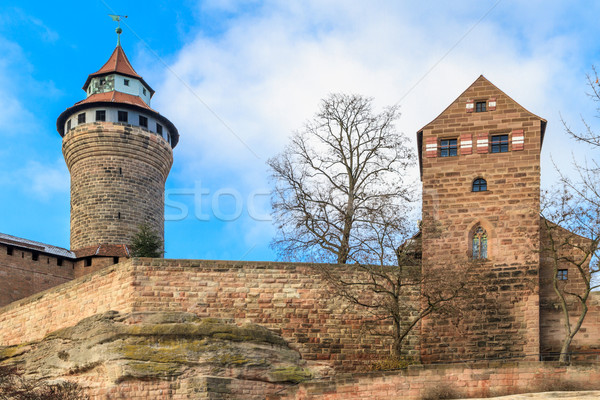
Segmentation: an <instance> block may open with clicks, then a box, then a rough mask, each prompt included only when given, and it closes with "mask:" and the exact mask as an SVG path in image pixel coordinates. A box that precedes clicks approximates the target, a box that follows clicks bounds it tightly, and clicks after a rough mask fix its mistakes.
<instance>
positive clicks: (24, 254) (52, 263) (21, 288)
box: [0, 245, 73, 307]
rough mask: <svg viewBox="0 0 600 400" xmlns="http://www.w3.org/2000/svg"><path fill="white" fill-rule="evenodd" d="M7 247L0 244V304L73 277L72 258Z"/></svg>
mask: <svg viewBox="0 0 600 400" xmlns="http://www.w3.org/2000/svg"><path fill="white" fill-rule="evenodd" d="M11 247H12V255H9V254H8V251H7V250H8V247H7V246H4V245H0V307H2V306H5V305H7V304H9V303H12V302H13V301H15V300H19V299H22V298H24V297H27V296H31V295H33V294H35V293H38V292H41V291H43V290H46V289H49V288H51V287H54V286H57V285H60V284H62V283H65V282H68V281H70V280H71V279H73V262H72V261H69V260H66V259H61V262H62V265H58V262H57V261H58V258H57V257H52V256H49V255H43V254H39V253H38V259H37V260H33V254H34V253H32V251H28V250H25V249H19V248H16V247H14V246H11Z"/></svg>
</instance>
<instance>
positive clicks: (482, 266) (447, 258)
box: [421, 77, 541, 361]
mask: <svg viewBox="0 0 600 400" xmlns="http://www.w3.org/2000/svg"><path fill="white" fill-rule="evenodd" d="M469 100H470V101H471V102H473V101H475V102H477V101H483V102H486V104H487V107H488V109H487V111H486V112H468V111H467V110H468V108H467V104H468V103H469ZM493 101H495V103H496V105H495V109H493V110H492V107H491V104H492V102H493ZM471 104H472V103H471ZM519 131H522V132H524V139H523V140H524V144H523V145H521V144H519V141H520V140H521V139H520V137H521V136H519ZM493 135H508V140H509V142H508V152H501V153H491V149H490V141H491V138H492V136H493ZM540 135H541V127H540V118H539V117H536V116H535V115H533V114H531V113H529V112H528V111H526V110H525V109H523V108H522V107H521V106H519V105H518V104H517V103H516V102H515V101H514V100H512V99H511V98H510V97H508V96H507V95H506V94H504V93H503V92H501V91H500V90H499V89H497V88H496V87H495V86H493V85H492V84H491V83H490V82H488V81H487V80H486V79H485V78H483V77H480V78H479V79H478V80H477V81H476V82H475V83H474V84H473V85H472V86H471V87H469V88H468V89H467V90H466V91H465V92H464V93H463V94H461V95H460V97H459V98H458V99H457V100H456V101H455V102H454V103H452V104H451V105H450V106H449V107H448V108H447V109H446V110H445V111H444V112H443V113H442V114H441V115H440V116H439V117H437V118H436V119H435V120H434V121H433V122H431V123H430V124H428V125H427V126H425V127H424V128H423V130H422V144H423V145H422V154H421V160H422V182H423V239H422V240H423V268H424V269H426V270H427V269H430V270H432V271H435V268H438V269H443V270H447V269H448V268H456V265H460V264H461V263H462V264H465V263H468V261H467V260H468V259H469V258H470V257H471V240H472V235H473V231H474V229H475V228H476V227H477V226H478V225H480V226H481V227H483V228H484V229H485V230H486V232H487V237H488V254H487V260H486V261H485V262H481V263H479V264H478V265H477V267H476V270H477V272H478V274H479V276H480V277H481V280H480V282H481V289H482V295H481V296H479V297H478V300H477V301H476V302H474V303H473V304H474V306H476V307H478V308H479V311H478V312H471V313H469V314H468V315H466V316H465V317H466V318H465V319H463V321H462V323H461V325H460V326H455V325H453V323H452V321H450V320H448V319H440V318H429V319H428V320H427V321H425V323H424V324H423V330H422V334H423V343H424V344H425V345H424V346H422V359H423V361H440V360H451V359H453V358H463V359H464V358H475V359H476V358H482V357H483V356H484V355H486V356H494V355H499V356H500V355H503V356H511V355H523V354H537V353H538V351H539V325H538V320H539V317H538V300H539V296H538V286H539V282H538V266H539V253H538V251H537V249H538V247H539V229H540V228H539V207H540V206H539V198H540V195H539V194H540V167H539V159H540V147H541V139H540V137H541V136H540ZM450 138H453V139H456V140H457V145H458V149H457V155H456V156H449V157H441V154H440V149H439V146H440V145H441V140H442V139H450ZM521 143H522V142H521ZM435 146H437V150H436V147H435ZM520 146H522V147H520ZM476 178H483V179H485V180H486V181H487V190H486V191H479V192H473V191H472V183H473V181H474V180H475V179H476ZM492 298H495V300H497V302H496V303H495V304H496V305H495V306H492V304H490V300H491V299H492Z"/></svg>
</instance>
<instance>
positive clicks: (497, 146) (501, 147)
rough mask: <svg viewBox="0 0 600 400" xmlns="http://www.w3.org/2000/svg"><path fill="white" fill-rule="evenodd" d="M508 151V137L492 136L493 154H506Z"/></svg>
mask: <svg viewBox="0 0 600 400" xmlns="http://www.w3.org/2000/svg"><path fill="white" fill-rule="evenodd" d="M507 151H508V135H496V136H492V153H506V152H507Z"/></svg>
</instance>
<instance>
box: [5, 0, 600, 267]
mask: <svg viewBox="0 0 600 400" xmlns="http://www.w3.org/2000/svg"><path fill="white" fill-rule="evenodd" d="M108 14H120V15H127V16H128V18H127V19H124V23H123V24H122V25H121V26H122V28H123V34H122V39H121V41H122V46H123V48H124V50H125V52H126V53H127V55H128V57H129V59H130V61H131V63H132V64H133V66H134V68H135V69H136V71H137V72H138V73H139V74H140V75H142V76H143V77H144V79H145V80H146V82H148V83H149V84H150V85H151V86H152V88H153V89H155V90H156V94H155V95H154V97H153V99H152V107H153V108H154V109H155V110H157V111H159V112H160V113H161V114H163V115H164V116H166V117H167V118H169V119H170V120H171V121H172V122H173V123H174V124H175V125H176V126H177V128H178V130H179V133H180V141H179V144H178V146H177V147H176V148H175V149H174V164H173V167H172V169H171V173H170V175H169V179H168V180H167V183H166V194H165V196H166V207H165V219H166V222H165V248H166V254H165V257H167V258H192V259H222V260H235V261H244V260H276V258H277V255H276V254H275V253H274V252H273V250H272V249H271V248H270V247H269V244H270V241H271V239H272V238H273V236H274V235H275V230H274V228H273V224H272V222H271V220H270V215H269V213H270V203H269V192H270V188H271V186H272V185H271V182H270V181H269V171H268V168H267V165H266V161H267V160H268V159H269V158H270V157H273V156H275V155H276V154H278V153H279V152H281V151H282V150H283V148H284V146H285V145H286V144H287V143H288V141H289V137H290V135H291V134H292V133H293V132H294V131H296V130H298V129H301V128H302V125H303V123H304V122H305V121H307V120H308V119H310V118H311V117H312V116H313V115H314V113H315V112H316V111H317V108H318V105H319V101H320V99H322V98H324V97H326V96H327V95H328V94H330V93H338V92H341V93H357V94H361V95H364V96H367V97H372V98H373V99H374V100H373V101H374V105H375V107H376V108H377V109H381V108H383V107H385V106H388V105H393V104H398V105H399V106H400V112H401V114H402V115H401V117H400V119H399V120H398V122H397V124H396V127H397V129H398V131H399V132H402V133H403V134H405V135H406V136H407V137H408V138H409V140H410V141H411V142H412V145H413V146H414V142H415V135H416V132H417V130H419V129H420V128H421V127H422V126H424V125H426V124H427V123H429V122H430V121H431V120H432V119H434V118H435V117H436V116H437V115H438V114H439V113H440V112H441V111H443V110H444V108H445V107H446V106H448V105H449V104H450V103H451V102H452V101H453V100H454V99H456V97H458V96H459V95H460V94H461V93H462V91H464V90H465V89H466V88H467V87H468V86H469V85H470V84H471V83H472V82H473V81H475V79H476V78H477V77H478V76H479V75H481V74H483V75H484V76H485V77H486V78H488V79H489V80H490V81H491V82H492V83H494V84H495V85H496V86H498V87H499V88H500V89H502V90H503V91H504V92H505V93H507V94H508V95H509V96H511V97H512V98H513V99H515V100H516V101H517V102H519V103H520V104H521V105H522V106H524V107H525V108H526V109H528V110H529V111H531V112H533V113H534V114H536V115H538V116H540V117H542V118H545V119H546V120H548V127H547V131H546V137H545V142H544V148H543V150H542V155H541V163H542V186H543V188H551V187H553V185H555V184H556V181H557V177H558V173H557V171H556V169H558V170H560V171H562V172H563V173H565V174H567V175H568V174H571V173H572V171H573V168H572V162H573V160H574V159H577V160H583V159H584V158H589V157H592V156H593V154H592V153H591V152H590V150H589V149H588V148H586V147H585V146H583V145H581V144H576V143H573V141H572V140H571V139H569V138H568V137H567V135H566V134H565V132H564V127H563V125H562V122H561V118H562V120H564V121H567V122H568V123H569V125H571V127H572V128H575V129H581V128H582V127H583V125H582V122H581V119H582V117H583V118H585V119H586V120H587V121H588V122H589V123H590V124H591V125H592V126H593V127H598V130H599V131H600V126H598V123H597V122H598V121H597V111H596V108H595V107H596V105H597V104H594V103H593V102H592V101H591V100H590V98H589V97H588V96H587V95H586V93H587V92H588V88H587V87H586V74H589V73H592V66H593V65H598V64H600V40H598V38H600V24H598V23H597V16H598V15H600V2H596V1H578V2H569V1H551V0H545V1H538V0H528V1H513V0H499V1H498V0H493V1H480V2H475V1H472V0H470V1H460V0H457V1H453V2H446V1H443V2H442V1H423V2H415V1H398V0H389V1H385V0H374V1H370V2H366V1H353V0H305V1H283V0H280V1H270V0H266V1H252V0H247V1H235V0H222V1H218V0H205V1H192V0H178V1H158V0H146V1H143V2H141V1H127V0H121V1H116V0H90V1H85V2H77V3H75V2H71V1H57V2H48V1H37V0H32V1H27V2H22V1H16V0H3V1H1V2H0V54H2V56H1V57H0V138H2V142H3V146H1V147H0V187H1V188H2V189H1V190H0V232H3V233H7V234H11V235H15V236H19V237H23V238H27V239H31V240H37V241H41V242H44V243H48V244H52V245H56V246H61V247H65V248H68V247H69V184H70V183H69V173H68V170H67V168H66V165H65V162H64V159H63V156H62V153H61V138H60V136H59V134H58V133H57V131H56V118H57V117H58V115H59V114H60V113H61V112H62V111H64V110H65V109H66V108H68V107H70V106H71V105H73V104H74V103H75V102H77V101H79V100H82V99H83V98H84V97H85V93H84V92H83V90H82V89H81V87H82V85H83V83H84V82H85V80H86V78H87V75H88V74H90V73H92V72H95V71H96V70H98V69H99V68H100V67H101V66H102V65H103V64H104V62H105V61H106V60H107V59H108V57H109V56H110V54H111V52H112V50H113V49H114V47H115V45H116V34H115V32H114V31H115V28H116V23H115V22H113V21H112V20H111V18H110V17H109V16H108ZM415 149H416V147H415ZM408 174H409V176H413V177H414V178H413V179H416V180H418V174H417V172H416V171H415V170H414V169H413V170H411V171H408ZM415 224H416V221H415Z"/></svg>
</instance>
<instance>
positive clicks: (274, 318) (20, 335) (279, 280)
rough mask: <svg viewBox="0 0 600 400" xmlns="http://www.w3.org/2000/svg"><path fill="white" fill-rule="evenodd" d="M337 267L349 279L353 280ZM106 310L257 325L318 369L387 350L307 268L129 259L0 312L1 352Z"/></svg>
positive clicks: (351, 364) (412, 346) (357, 364)
mask: <svg viewBox="0 0 600 400" xmlns="http://www.w3.org/2000/svg"><path fill="white" fill-rule="evenodd" d="M332 267H335V266H332ZM338 268H344V269H346V271H347V274H346V275H345V276H346V277H347V278H350V277H352V274H357V273H356V270H355V269H353V268H352V267H351V266H345V267H338ZM355 276H356V277H357V276H358V275H355ZM109 310H116V311H120V312H153V311H186V312H193V313H195V314H197V315H199V316H201V317H211V318H218V319H224V320H227V321H234V322H235V323H237V324H243V323H255V324H259V325H262V326H265V327H266V328H268V329H271V330H273V331H274V332H276V333H277V334H279V335H281V336H282V337H283V338H284V339H285V340H286V342H288V343H289V344H290V346H291V347H292V348H294V349H296V350H298V351H299V352H300V354H301V355H302V357H303V359H304V360H307V361H309V362H310V363H311V365H312V366H313V367H316V368H319V367H321V366H322V367H324V368H325V369H328V368H329V367H334V368H336V369H338V370H357V369H361V368H364V366H365V364H368V363H370V362H372V361H374V360H377V359H382V358H386V357H388V356H389V354H390V349H391V340H390V338H389V337H385V336H379V335H372V334H369V333H368V332H366V331H364V329H363V322H364V321H366V320H369V319H371V320H372V319H373V317H372V316H371V314H368V313H366V312H365V311H364V310H360V309H355V308H353V307H352V306H351V305H349V304H347V303H345V302H343V301H342V300H340V299H335V298H333V297H332V290H331V288H330V287H328V286H327V284H326V283H325V282H324V281H323V280H322V279H321V277H320V275H319V274H318V272H317V271H316V270H315V269H314V266H312V265H310V264H284V263H268V262H265V263H261V262H238V263H235V262H231V261H198V260H162V259H131V260H129V261H127V262H124V263H120V264H117V265H115V266H111V267H108V268H106V269H103V270H101V271H98V272H95V273H92V274H90V275H87V276H85V277H82V278H78V279H76V280H74V281H71V282H69V283H66V284H64V285H61V286H59V287H56V288H53V289H50V290H48V291H46V292H43V293H40V294H37V295H35V296H31V297H29V298H27V299H23V300H21V301H18V302H15V303H13V304H11V305H9V306H7V307H5V308H3V309H0V346H1V345H9V344H19V343H24V342H27V341H32V340H38V339H41V338H43V337H44V335H46V334H47V333H48V332H51V331H54V330H57V329H61V328H65V327H68V326H72V325H75V324H76V323H77V322H78V321H79V320H81V319H82V318H85V317H89V316H92V315H94V314H97V313H102V312H105V311H109ZM379 324H380V325H379V326H380V328H382V329H384V330H385V329H390V326H389V325H387V323H381V322H380V323H379ZM417 330H418V329H417ZM417 345H418V338H417V336H412V337H411V338H410V342H409V344H408V345H407V351H409V350H410V351H411V352H412V353H413V354H418V348H417Z"/></svg>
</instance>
